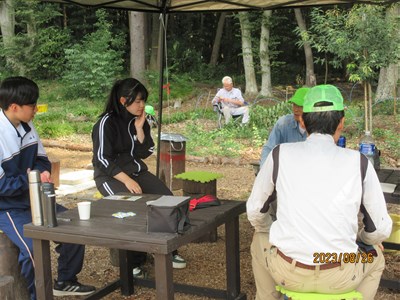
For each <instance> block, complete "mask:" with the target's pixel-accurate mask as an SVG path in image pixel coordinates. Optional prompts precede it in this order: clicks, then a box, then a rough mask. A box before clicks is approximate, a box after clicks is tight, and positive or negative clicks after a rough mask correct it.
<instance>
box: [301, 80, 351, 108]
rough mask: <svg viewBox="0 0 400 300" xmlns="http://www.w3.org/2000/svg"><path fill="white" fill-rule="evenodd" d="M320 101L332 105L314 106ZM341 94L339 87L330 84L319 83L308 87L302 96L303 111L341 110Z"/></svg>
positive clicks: (342, 106)
mask: <svg viewBox="0 0 400 300" xmlns="http://www.w3.org/2000/svg"><path fill="white" fill-rule="evenodd" d="M320 102H330V103H332V105H328V106H317V107H316V106H315V104H317V103H320ZM342 110H344V105H343V96H342V94H341V93H340V91H339V89H338V88H337V87H335V86H333V85H330V84H321V85H317V86H314V87H313V88H311V89H310V91H309V92H308V93H307V95H306V96H305V98H304V104H303V112H305V113H309V112H322V111H342Z"/></svg>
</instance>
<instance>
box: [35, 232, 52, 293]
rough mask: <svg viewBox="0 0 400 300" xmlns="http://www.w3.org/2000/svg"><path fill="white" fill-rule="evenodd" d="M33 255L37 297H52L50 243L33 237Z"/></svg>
mask: <svg viewBox="0 0 400 300" xmlns="http://www.w3.org/2000/svg"><path fill="white" fill-rule="evenodd" d="M33 253H34V256H35V286H36V296H37V298H38V299H43V300H51V299H53V279H52V277H51V260H50V243H49V241H44V240H37V239H33Z"/></svg>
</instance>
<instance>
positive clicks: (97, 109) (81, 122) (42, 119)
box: [34, 81, 103, 138]
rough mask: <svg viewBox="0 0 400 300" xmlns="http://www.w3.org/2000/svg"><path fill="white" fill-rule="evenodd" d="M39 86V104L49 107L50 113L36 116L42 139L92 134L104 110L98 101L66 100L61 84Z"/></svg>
mask: <svg viewBox="0 0 400 300" xmlns="http://www.w3.org/2000/svg"><path fill="white" fill-rule="evenodd" d="M38 85H39V89H40V98H39V100H38V103H39V104H47V105H48V111H47V112H45V113H38V114H36V117H35V119H34V123H35V126H36V128H37V130H38V132H39V135H40V136H41V137H43V138H57V137H64V136H69V135H72V134H75V133H79V134H90V133H91V131H92V127H93V125H94V123H95V122H96V120H97V117H98V116H99V115H100V113H101V112H102V110H103V107H102V106H101V105H99V103H98V101H92V100H89V99H86V98H74V99H65V98H63V97H62V93H61V92H60V90H62V85H61V84H60V83H56V82H50V81H39V82H38Z"/></svg>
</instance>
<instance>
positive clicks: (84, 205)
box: [78, 201, 92, 220]
mask: <svg viewBox="0 0 400 300" xmlns="http://www.w3.org/2000/svg"><path fill="white" fill-rule="evenodd" d="M91 204H92V203H91V202H89V201H83V202H79V203H78V212H79V219H81V220H89V219H90V205H91Z"/></svg>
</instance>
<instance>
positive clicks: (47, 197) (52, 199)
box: [41, 182, 57, 227]
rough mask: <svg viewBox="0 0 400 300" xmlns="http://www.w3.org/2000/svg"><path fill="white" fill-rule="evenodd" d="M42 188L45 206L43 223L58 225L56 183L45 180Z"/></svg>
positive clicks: (52, 225) (43, 205) (51, 225)
mask: <svg viewBox="0 0 400 300" xmlns="http://www.w3.org/2000/svg"><path fill="white" fill-rule="evenodd" d="M41 189H42V207H43V224H44V226H47V227H56V226H57V217H56V193H55V191H54V184H53V183H51V182H43V183H42V185H41Z"/></svg>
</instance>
